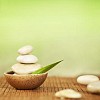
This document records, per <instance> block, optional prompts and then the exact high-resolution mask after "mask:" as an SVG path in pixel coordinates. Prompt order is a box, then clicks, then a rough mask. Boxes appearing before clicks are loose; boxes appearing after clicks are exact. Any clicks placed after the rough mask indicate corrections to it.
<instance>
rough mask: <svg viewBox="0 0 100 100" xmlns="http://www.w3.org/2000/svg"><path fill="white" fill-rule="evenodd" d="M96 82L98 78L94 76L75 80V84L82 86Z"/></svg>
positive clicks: (84, 76)
mask: <svg viewBox="0 0 100 100" xmlns="http://www.w3.org/2000/svg"><path fill="white" fill-rule="evenodd" d="M98 80H99V78H98V77H97V76H95V75H82V76H79V77H78V78H77V82H78V83H80V84H84V85H87V84H89V83H91V82H95V81H98Z"/></svg>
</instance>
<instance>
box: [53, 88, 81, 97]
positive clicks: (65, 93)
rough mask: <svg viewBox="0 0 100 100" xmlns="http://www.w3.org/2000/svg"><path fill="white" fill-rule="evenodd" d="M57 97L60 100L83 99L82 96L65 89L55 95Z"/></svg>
mask: <svg viewBox="0 0 100 100" xmlns="http://www.w3.org/2000/svg"><path fill="white" fill-rule="evenodd" d="M55 96H56V97H60V98H81V97H82V95H81V94H80V93H79V92H77V91H75V90H73V89H64V90H60V91H58V92H56V93H55Z"/></svg>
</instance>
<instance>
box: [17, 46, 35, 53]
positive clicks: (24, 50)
mask: <svg viewBox="0 0 100 100" xmlns="http://www.w3.org/2000/svg"><path fill="white" fill-rule="evenodd" d="M32 51H33V47H32V46H31V45H27V46H24V47H22V48H20V49H19V50H18V53H19V54H21V55H25V54H29V53H31V52H32Z"/></svg>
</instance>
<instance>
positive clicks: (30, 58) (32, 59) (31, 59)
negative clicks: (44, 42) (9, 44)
mask: <svg viewBox="0 0 100 100" xmlns="http://www.w3.org/2000/svg"><path fill="white" fill-rule="evenodd" d="M16 60H17V61H18V62H19V63H24V64H27V63H29V64H30V63H36V62H37V61H38V58H37V57H36V56H34V55H20V56H18V57H17V59H16Z"/></svg>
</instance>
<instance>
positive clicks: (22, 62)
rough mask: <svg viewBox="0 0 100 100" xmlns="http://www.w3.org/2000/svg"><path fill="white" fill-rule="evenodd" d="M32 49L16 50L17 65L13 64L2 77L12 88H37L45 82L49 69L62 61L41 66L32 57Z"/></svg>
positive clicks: (26, 47)
mask: <svg viewBox="0 0 100 100" xmlns="http://www.w3.org/2000/svg"><path fill="white" fill-rule="evenodd" d="M32 51H33V47H32V46H31V45H27V46H24V47H22V48H20V49H19V50H18V53H19V54H20V55H19V56H18V57H17V59H16V60H17V63H16V64H14V65H13V66H12V67H11V69H12V71H9V72H7V73H4V76H5V78H6V80H7V82H8V83H9V84H10V85H11V86H12V87H14V88H16V89H20V90H25V89H35V88H38V87H39V86H40V85H42V84H43V82H44V81H45V80H46V78H47V75H48V72H47V71H49V70H50V69H51V68H53V67H54V66H56V65H57V64H59V63H60V62H62V60H60V61H58V62H55V63H52V64H49V65H47V66H41V65H40V64H39V63H38V58H37V57H36V56H34V55H32V54H31V53H32Z"/></svg>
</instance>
